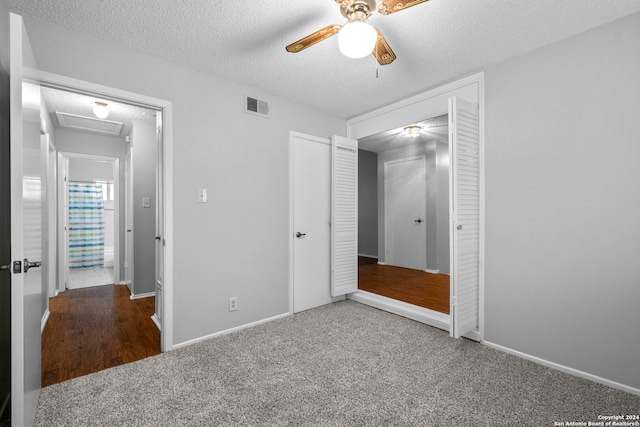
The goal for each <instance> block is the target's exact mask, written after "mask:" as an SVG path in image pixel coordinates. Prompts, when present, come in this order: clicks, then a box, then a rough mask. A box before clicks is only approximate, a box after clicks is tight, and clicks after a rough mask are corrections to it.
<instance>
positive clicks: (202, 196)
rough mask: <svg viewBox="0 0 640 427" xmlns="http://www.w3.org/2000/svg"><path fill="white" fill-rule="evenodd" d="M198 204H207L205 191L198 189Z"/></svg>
mask: <svg viewBox="0 0 640 427" xmlns="http://www.w3.org/2000/svg"><path fill="white" fill-rule="evenodd" d="M198 203H207V189H206V188H198Z"/></svg>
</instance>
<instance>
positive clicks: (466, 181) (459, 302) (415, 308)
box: [347, 73, 484, 341]
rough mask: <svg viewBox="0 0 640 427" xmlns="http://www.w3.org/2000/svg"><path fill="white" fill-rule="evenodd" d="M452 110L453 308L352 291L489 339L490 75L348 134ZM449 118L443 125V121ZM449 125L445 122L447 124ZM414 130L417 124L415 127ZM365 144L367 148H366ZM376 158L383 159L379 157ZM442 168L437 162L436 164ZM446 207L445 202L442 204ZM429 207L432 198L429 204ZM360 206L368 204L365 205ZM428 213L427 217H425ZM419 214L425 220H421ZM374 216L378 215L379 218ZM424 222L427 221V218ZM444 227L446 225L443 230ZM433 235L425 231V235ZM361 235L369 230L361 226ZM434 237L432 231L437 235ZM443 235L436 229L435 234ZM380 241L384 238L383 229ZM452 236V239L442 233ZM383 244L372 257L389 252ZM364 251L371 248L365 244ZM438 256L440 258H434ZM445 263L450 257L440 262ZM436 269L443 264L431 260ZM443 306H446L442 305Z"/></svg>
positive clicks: (355, 124)
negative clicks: (487, 202) (487, 89)
mask: <svg viewBox="0 0 640 427" xmlns="http://www.w3.org/2000/svg"><path fill="white" fill-rule="evenodd" d="M442 116H448V120H447V121H448V123H449V127H448V141H449V147H448V148H449V155H448V160H449V176H448V183H449V192H448V194H449V203H448V210H447V213H446V215H447V221H448V234H449V271H448V274H449V277H450V280H449V314H445V313H444V312H441V311H436V310H432V309H428V308H424V307H422V306H419V305H416V304H411V303H405V302H402V301H399V300H396V299H393V298H390V297H386V296H382V295H380V294H376V293H373V292H368V291H364V290H362V289H358V291H357V292H355V293H353V294H351V295H350V296H349V297H350V298H351V299H353V300H356V301H358V302H362V303H364V304H368V305H371V306H374V307H377V308H380V309H382V310H386V311H390V312H392V313H396V314H399V315H401V316H405V317H408V318H411V319H414V320H417V321H420V322H423V323H426V324H429V325H431V326H435V327H437V328H440V329H444V330H447V331H449V333H450V334H451V336H452V337H455V338H458V337H461V336H465V337H467V338H471V339H473V340H476V341H482V340H483V339H484V264H483V259H484V175H483V173H484V172H483V170H484V75H483V73H477V74H474V75H470V76H467V77H464V78H462V79H460V80H457V81H455V82H452V83H448V84H446V85H444V86H441V87H438V88H435V89H432V90H429V91H427V92H425V93H422V94H419V95H416V96H414V97H411V98H408V99H406V100H404V101H400V102H397V103H395V104H393V105H389V106H387V107H384V108H381V109H379V110H376V111H372V112H370V113H367V114H364V115H362V116H359V117H355V118H353V119H350V120H349V121H348V122H347V128H348V135H349V137H350V138H354V139H358V140H359V141H361V140H363V139H365V138H367V137H372V136H375V135H377V134H382V135H383V134H384V133H385V132H387V131H388V130H389V129H399V128H401V129H403V131H404V130H405V129H404V128H405V127H407V128H409V129H407V133H413V134H415V128H414V126H411V125H409V126H408V125H407V124H418V123H419V122H421V121H424V119H425V118H428V119H438V118H440V120H444V117H442ZM443 124H444V123H443ZM443 127H444V126H443ZM411 128H414V129H413V130H411ZM361 148H362V147H361ZM376 163H377V161H376ZM436 169H437V168H436ZM442 205H443V206H445V205H446V203H442ZM427 206H429V203H427ZM360 210H362V209H360ZM427 218H428V215H427ZM416 219H419V218H416ZM374 221H375V219H374ZM425 225H426V224H425ZM441 232H442V233H444V230H443V231H441ZM428 234H429V232H428V230H427V235H428ZM358 235H359V236H362V235H363V233H362V232H361V231H359V233H358ZM432 235H433V233H432ZM436 235H437V232H436ZM375 240H376V241H380V240H384V239H383V238H381V237H380V236H379V235H378V236H376V237H375ZM441 241H443V242H444V241H446V239H444V238H443V239H441ZM384 250H386V249H385V248H382V250H381V251H379V252H378V253H377V254H376V253H374V254H373V255H376V257H374V259H375V262H376V263H377V257H379V256H380V254H381V253H382V254H383V255H385V254H384ZM359 253H360V254H363V255H366V252H364V251H363V250H359ZM427 253H428V255H427V262H429V259H431V260H434V259H435V260H437V259H438V256H437V255H436V256H435V257H434V256H431V257H430V256H429V251H427ZM442 264H445V265H446V263H442ZM432 269H433V270H434V271H432V272H437V273H438V274H441V273H447V272H446V271H444V268H441V267H440V266H439V265H437V266H436V267H433V264H431V265H428V266H427V270H432ZM443 311H444V310H443Z"/></svg>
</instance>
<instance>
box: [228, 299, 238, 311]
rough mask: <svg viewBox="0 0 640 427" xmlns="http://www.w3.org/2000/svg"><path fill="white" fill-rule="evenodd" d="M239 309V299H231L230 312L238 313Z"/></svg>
mask: <svg viewBox="0 0 640 427" xmlns="http://www.w3.org/2000/svg"><path fill="white" fill-rule="evenodd" d="M237 309H238V297H231V298H229V311H236V310H237Z"/></svg>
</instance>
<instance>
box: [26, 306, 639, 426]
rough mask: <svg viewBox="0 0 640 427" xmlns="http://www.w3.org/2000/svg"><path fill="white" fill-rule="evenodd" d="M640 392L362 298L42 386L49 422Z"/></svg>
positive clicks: (610, 402)
mask: <svg viewBox="0 0 640 427" xmlns="http://www.w3.org/2000/svg"><path fill="white" fill-rule="evenodd" d="M638 413H640V397H638V396H634V395H631V394H627V393H624V392H621V391H617V390H614V389H611V388H608V387H605V386H602V385H599V384H596V383H593V382H590V381H587V380H583V379H580V378H577V377H573V376H570V375H566V374H563V373H561V372H558V371H554V370H551V369H548V368H545V367H543V366H540V365H536V364H534V363H531V362H528V361H526V360H524V359H520V358H518V357H515V356H511V355H508V354H505V353H502V352H500V351H497V350H494V349H491V348H488V347H486V346H482V345H479V344H477V343H474V342H471V341H468V340H464V339H461V340H454V339H451V338H449V336H448V334H447V333H446V332H444V331H441V330H438V329H434V328H431V327H429V326H426V325H423V324H421V323H417V322H414V321H411V320H408V319H405V318H402V317H398V316H395V315H393V314H389V313H386V312H383V311H379V310H376V309H374V308H371V307H367V306H364V305H361V304H358V303H356V302H353V301H345V302H339V303H335V304H330V305H327V306H323V307H320V308H317V309H313V310H309V311H306V312H303V313H299V314H296V315H294V316H289V317H287V318H283V319H280V320H277V321H273V322H270V323H267V324H263V325H260V326H256V327H253V328H250V329H245V330H242V331H239V332H236V333H232V334H229V335H225V336H222V337H218V338H214V339H211V340H208V341H205V342H202V343H198V344H194V345H192V346H189V347H186V348H182V349H178V350H175V351H172V352H169V353H165V354H161V355H159V356H154V357H150V358H148V359H144V360H142V361H139V362H135V363H132V364H129V365H124V366H120V367H116V368H112V369H108V370H106V371H102V372H98V373H95V374H91V375H88V376H85V377H81V378H76V379H73V380H70V381H66V382H63V383H60V384H56V385H54V386H51V387H47V388H45V389H43V390H42V393H41V397H40V402H39V405H38V410H37V414H36V425H40V426H92V425H100V426H125V425H126V426H221V425H223V426H227V425H228V426H231V425H252V426H265V425H266V426H280V425H282V426H285V425H289V426H294V425H295V426H298V425H324V426H365V425H366V426H395V425H397V426H403V425H405V426H432V425H455V426H500V425H505V426H532V425H540V426H553V425H554V422H568V421H578V422H589V421H592V422H595V421H598V415H611V414H638Z"/></svg>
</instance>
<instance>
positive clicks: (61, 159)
mask: <svg viewBox="0 0 640 427" xmlns="http://www.w3.org/2000/svg"><path fill="white" fill-rule="evenodd" d="M57 175H58V196H57V199H58V286H57V290H58V291H64V290H66V289H67V284H68V283H69V251H68V247H69V246H68V245H69V243H68V235H67V228H68V227H69V186H68V176H69V159H68V158H66V157H65V156H63V155H62V153H58V174H57Z"/></svg>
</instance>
